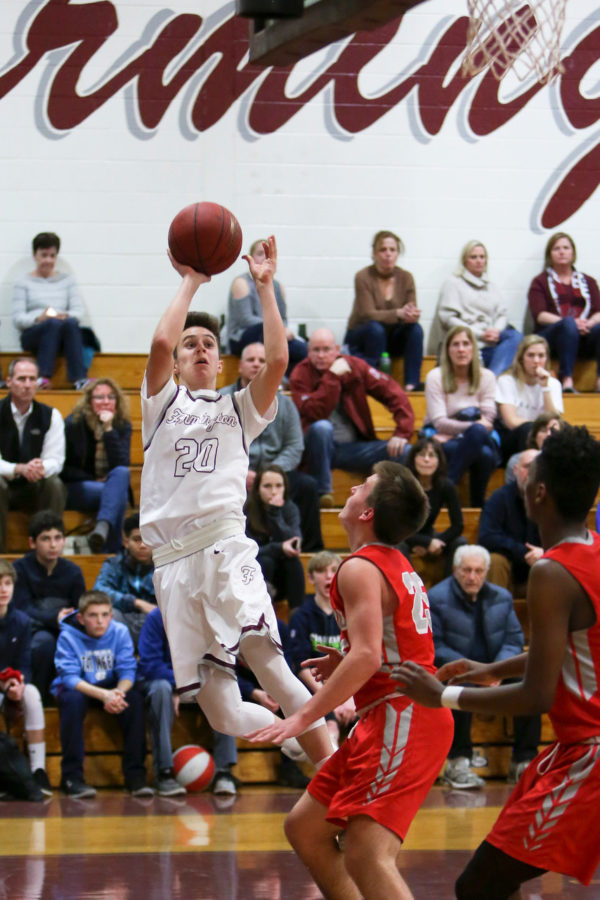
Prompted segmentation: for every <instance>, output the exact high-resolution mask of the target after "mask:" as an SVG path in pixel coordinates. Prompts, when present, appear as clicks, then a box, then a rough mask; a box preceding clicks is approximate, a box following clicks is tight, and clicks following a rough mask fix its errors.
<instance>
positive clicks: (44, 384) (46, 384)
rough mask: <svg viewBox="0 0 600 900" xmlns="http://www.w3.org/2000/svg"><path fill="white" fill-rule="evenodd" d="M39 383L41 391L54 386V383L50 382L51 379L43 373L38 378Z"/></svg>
mask: <svg viewBox="0 0 600 900" xmlns="http://www.w3.org/2000/svg"><path fill="white" fill-rule="evenodd" d="M37 385H38V388H39V390H40V391H49V390H50V388H51V387H52V385H51V384H50V379H49V378H44V377H43V376H41V375H40V377H39V378H38V380H37Z"/></svg>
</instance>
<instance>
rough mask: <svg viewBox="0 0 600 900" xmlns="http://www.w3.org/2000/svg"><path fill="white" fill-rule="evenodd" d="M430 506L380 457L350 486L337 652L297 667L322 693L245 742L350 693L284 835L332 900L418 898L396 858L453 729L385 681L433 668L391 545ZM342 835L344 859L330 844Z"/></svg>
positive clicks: (442, 715)
mask: <svg viewBox="0 0 600 900" xmlns="http://www.w3.org/2000/svg"><path fill="white" fill-rule="evenodd" d="M428 507H429V505H428V502H427V497H426V495H425V492H424V491H423V489H422V487H421V486H420V484H419V483H418V482H417V480H416V479H415V478H414V477H413V475H412V473H411V472H410V471H409V470H408V469H406V468H405V467H404V466H398V465H397V464H396V463H393V462H389V461H387V460H386V461H383V462H379V463H376V465H375V466H374V467H373V474H372V475H370V476H369V477H368V478H367V480H366V481H365V482H364V483H363V484H361V485H359V486H357V487H354V488H352V492H351V495H350V497H349V498H348V500H347V501H346V504H345V506H344V508H343V510H342V512H341V513H340V521H341V522H342V525H343V526H344V529H345V530H346V533H347V534H348V543H349V546H350V548H351V550H352V553H351V555H350V556H348V557H347V558H346V559H345V560H344V562H343V563H342V564H341V566H340V567H339V569H338V572H337V574H336V577H335V579H334V582H333V584H332V586H331V605H332V607H333V609H334V611H335V615H336V619H337V621H338V624H339V625H340V629H341V632H342V648H343V651H344V655H343V656H341V655H340V654H338V653H337V651H335V650H331V648H329V650H327V654H326V656H324V657H321V658H319V659H312V660H308V661H307V662H306V663H303V665H308V666H310V667H311V668H312V669H313V670H314V672H315V675H316V677H317V678H318V679H319V680H322V681H324V684H323V687H322V688H321V689H320V690H319V691H317V692H316V693H315V694H314V695H313V696H312V698H311V699H310V700H309V702H308V703H306V704H305V706H303V707H302V709H300V710H299V711H298V712H296V713H295V714H294V715H293V716H291V717H290V718H289V719H285V720H283V721H281V720H280V721H279V722H277V723H275V724H274V725H273V726H271V727H270V728H268V729H266V730H264V731H262V732H258V733H257V734H254V735H251V736H250V737H251V739H252V740H274V741H277V742H279V741H282V740H284V739H285V738H289V737H291V736H292V735H294V734H301V733H302V731H303V730H304V729H305V728H306V727H307V726H308V725H309V724H310V723H311V722H313V721H315V719H317V718H318V717H320V716H322V715H323V714H324V713H327V712H328V711H329V710H331V709H334V708H335V707H336V706H339V705H340V703H343V702H344V701H345V700H347V699H348V697H350V696H352V695H354V700H355V703H356V708H357V710H358V712H359V716H360V718H359V721H358V724H357V725H356V726H355V728H354V729H353V730H352V732H351V734H350V735H349V736H348V738H347V739H346V741H345V742H344V743H343V744H342V746H341V747H340V749H339V750H338V751H337V752H336V753H335V754H334V755H333V756H332V757H331V759H329V760H328V761H327V762H326V763H325V765H324V766H323V768H322V769H321V770H320V771H319V772H317V774H316V775H315V777H314V778H313V779H312V781H311V783H310V785H309V786H308V789H307V792H306V793H305V794H304V795H303V796H302V797H301V798H300V800H299V801H298V803H297V804H296V806H295V807H294V809H293V810H292V812H291V813H290V815H289V816H288V819H287V821H286V826H285V827H286V834H287V836H288V839H289V841H290V843H291V844H292V847H293V848H294V850H295V851H296V853H297V854H298V856H299V857H300V858H301V859H302V861H303V862H304V863H305V865H306V866H307V867H308V869H309V870H310V872H311V874H312V876H313V878H314V879H315V881H316V882H317V884H318V886H319V888H320V889H321V891H322V892H323V895H324V896H325V897H327V898H328V900H359V898H360V897H365V898H367V900H380V898H386V900H391V898H393V900H411V898H412V896H413V895H412V893H411V891H410V889H409V887H408V885H407V884H406V882H405V881H404V879H403V878H402V876H401V874H400V872H399V871H398V866H397V857H398V853H399V852H400V848H401V846H402V842H403V840H404V837H405V835H406V832H407V830H408V828H409V826H410V823H411V821H412V819H413V818H414V816H415V815H416V813H417V810H418V809H419V807H420V805H421V803H422V802H423V800H424V798H425V797H426V795H427V793H428V791H429V789H430V788H431V786H432V785H433V783H434V781H435V779H436V778H437V776H438V775H439V773H440V769H441V768H442V766H443V763H444V759H445V758H446V754H447V752H448V750H449V749H450V744H451V742H452V732H453V722H452V716H451V714H450V713H449V711H448V710H445V709H427V710H426V709H424V708H423V707H419V706H418V705H416V704H414V703H411V702H410V701H409V700H408V699H407V698H406V697H403V696H401V695H400V694H399V692H398V690H397V685H396V683H395V682H394V681H392V679H391V678H390V670H391V666H392V665H394V664H395V663H397V662H398V661H399V660H401V659H415V660H418V661H419V662H420V663H422V665H423V666H425V667H426V669H428V670H429V671H431V672H433V671H434V670H435V667H434V664H433V659H434V650H433V637H432V633H431V619H430V615H429V603H428V600H427V594H426V593H425V590H424V587H423V582H422V581H421V579H420V578H419V576H418V575H417V574H416V573H415V572H414V571H413V569H412V566H411V565H410V563H409V562H408V560H407V559H406V558H405V557H404V556H403V555H402V554H401V553H400V551H399V550H397V549H395V547H394V545H395V544H397V543H399V542H400V541H402V540H404V538H405V537H408V535H410V534H412V533H413V532H414V531H416V530H418V528H419V527H420V526H421V525H422V524H423V522H424V521H425V519H426V517H427V512H428ZM320 649H323V650H326V649H327V648H325V647H323V648H320ZM423 713H425V715H423ZM431 714H433V715H431ZM340 828H344V829H345V851H344V853H343V854H342V853H340V852H339V849H338V845H337V842H336V835H337V833H338V832H339V830H340Z"/></svg>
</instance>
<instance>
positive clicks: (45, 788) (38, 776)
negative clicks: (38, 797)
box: [33, 769, 52, 797]
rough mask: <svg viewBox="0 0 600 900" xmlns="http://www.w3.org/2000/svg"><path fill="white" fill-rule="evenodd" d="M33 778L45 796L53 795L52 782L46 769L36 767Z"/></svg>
mask: <svg viewBox="0 0 600 900" xmlns="http://www.w3.org/2000/svg"><path fill="white" fill-rule="evenodd" d="M33 780H34V781H35V783H36V784H37V786H38V787H39V789H40V791H41V792H42V794H43V795H44V797H51V796H52V788H51V787H50V782H49V781H48V775H47V773H46V770H45V769H36V770H35V772H34V773H33Z"/></svg>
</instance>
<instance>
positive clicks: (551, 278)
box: [528, 231, 600, 393]
mask: <svg viewBox="0 0 600 900" xmlns="http://www.w3.org/2000/svg"><path fill="white" fill-rule="evenodd" d="M576 259H577V250H576V248H575V242H574V241H573V238H572V237H571V236H570V235H568V234H565V232H564V231H559V232H557V233H556V234H553V235H552V236H551V237H550V238H549V239H548V242H547V244H546V251H545V257H544V266H545V269H544V271H543V272H542V273H541V274H540V275H537V276H536V277H535V278H534V279H533V281H532V282H531V285H530V287H529V294H528V299H529V309H530V312H531V315H532V317H533V321H534V323H535V330H536V332H537V334H539V335H541V336H542V337H544V338H546V340H547V341H548V344H549V345H550V351H551V353H553V354H555V355H556V356H558V365H559V378H560V379H561V381H562V387H563V391H565V393H573V392H574V390H575V388H574V386H573V370H574V368H575V360H576V359H577V357H578V356H583V357H592V358H594V359H595V360H596V367H597V379H596V390H597V391H600V291H599V290H598V285H597V283H596V281H595V279H594V278H592V277H591V275H584V274H583V272H580V271H579V269H576V268H575V261H576Z"/></svg>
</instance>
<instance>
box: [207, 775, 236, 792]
mask: <svg viewBox="0 0 600 900" xmlns="http://www.w3.org/2000/svg"><path fill="white" fill-rule="evenodd" d="M210 790H211V792H212V793H213V794H216V795H217V796H227V797H235V795H236V794H237V786H236V783H235V778H234V777H233V775H232V774H231V772H217V774H216V775H215V777H214V779H213V783H212V786H211V789H210Z"/></svg>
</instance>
